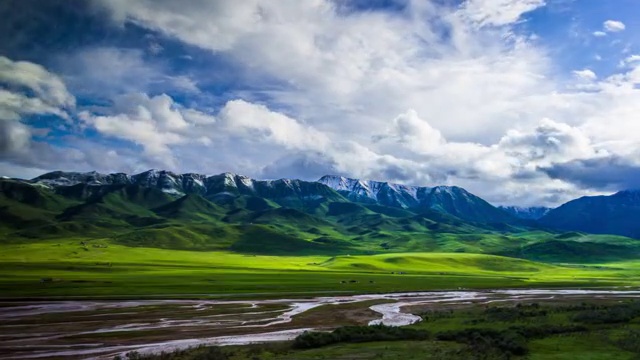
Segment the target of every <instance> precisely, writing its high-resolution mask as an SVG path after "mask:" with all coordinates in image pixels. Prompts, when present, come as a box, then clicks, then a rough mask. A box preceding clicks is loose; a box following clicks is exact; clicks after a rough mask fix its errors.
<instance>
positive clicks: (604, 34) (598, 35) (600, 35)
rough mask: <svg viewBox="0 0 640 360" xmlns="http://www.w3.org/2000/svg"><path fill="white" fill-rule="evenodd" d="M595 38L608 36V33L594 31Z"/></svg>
mask: <svg viewBox="0 0 640 360" xmlns="http://www.w3.org/2000/svg"><path fill="white" fill-rule="evenodd" d="M593 36H595V37H603V36H607V33H606V32H604V31H600V30H598V31H594V32H593Z"/></svg>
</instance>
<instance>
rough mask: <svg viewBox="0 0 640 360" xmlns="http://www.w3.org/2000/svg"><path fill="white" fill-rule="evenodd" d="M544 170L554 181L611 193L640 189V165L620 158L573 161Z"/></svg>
mask: <svg viewBox="0 0 640 360" xmlns="http://www.w3.org/2000/svg"><path fill="white" fill-rule="evenodd" d="M542 170H543V171H544V172H545V173H547V174H548V175H549V176H550V177H552V178H554V179H560V180H563V181H569V182H572V183H575V184H578V185H580V186H581V187H584V188H587V189H591V188H599V189H606V190H609V191H618V190H621V189H640V164H639V163H637V162H633V161H631V159H628V158H624V157H620V156H616V155H613V156H606V157H601V158H594V159H582V160H572V161H568V162H565V163H558V164H553V165H552V166H549V167H544V168H542Z"/></svg>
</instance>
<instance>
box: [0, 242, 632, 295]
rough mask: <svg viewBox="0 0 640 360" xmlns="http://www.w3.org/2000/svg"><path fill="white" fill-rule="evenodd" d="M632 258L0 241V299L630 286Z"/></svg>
mask: <svg viewBox="0 0 640 360" xmlns="http://www.w3.org/2000/svg"><path fill="white" fill-rule="evenodd" d="M638 284H640V262H638V263H636V262H633V261H626V262H618V263H608V264H598V265H594V264H592V265H580V266H576V265H554V264H546V263H539V262H532V261H529V260H524V259H516V258H507V257H500V256H494V255H484V254H466V253H392V254H375V255H338V256H328V255H309V256H273V255H253V254H241V253H234V252H229V251H188V250H166V249H158V248H143V247H128V246H124V245H120V244H118V243H115V242H113V241H111V240H108V239H93V240H87V239H70V240H49V241H42V242H29V243H22V244H5V245H3V249H2V252H1V253H0V293H1V294H2V296H3V297H52V296H108V297H127V296H133V297H136V296H153V295H156V296H159V295H161V296H189V297H194V296H195V297H204V296H238V295H243V294H244V295H246V296H254V297H255V296H258V297H260V296H275V295H282V294H291V295H295V294H300V295H305V294H306V295H310V294H317V293H366V292H392V291H409V290H411V291H416V290H432V289H457V288H499V287H550V286H553V287H566V286H585V287H586V286H635V285H638Z"/></svg>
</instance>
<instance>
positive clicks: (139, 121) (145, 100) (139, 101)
mask: <svg viewBox="0 0 640 360" xmlns="http://www.w3.org/2000/svg"><path fill="white" fill-rule="evenodd" d="M105 111H106V114H104V115H96V114H93V113H90V112H88V111H84V112H82V113H80V118H81V119H82V121H83V122H84V123H85V124H86V125H89V126H92V127H94V128H95V129H96V130H98V131H99V132H101V133H102V134H104V135H106V136H110V137H116V138H121V139H125V140H129V141H131V142H134V143H136V144H138V145H140V146H141V147H142V148H143V149H144V151H145V153H146V154H147V155H148V156H150V157H151V158H152V159H154V160H155V161H160V162H163V163H164V164H165V165H166V166H175V159H174V156H173V153H172V151H171V149H170V147H171V146H172V145H177V144H184V143H187V142H190V141H192V140H193V139H194V138H195V139H198V141H199V142H201V143H210V139H208V138H207V133H206V129H207V126H210V125H212V124H214V123H215V118H214V117H213V116H209V115H207V114H205V113H203V112H200V111H198V110H195V109H184V108H182V107H181V106H180V105H178V104H176V103H175V102H174V101H173V99H172V98H171V97H169V96H167V95H165V94H162V95H158V96H154V97H149V96H148V95H146V94H141V93H134V94H127V95H121V96H118V97H116V98H115V99H114V103H113V105H112V106H111V107H109V108H108V109H105ZM203 130H205V132H204V133H203V132H202V131H203Z"/></svg>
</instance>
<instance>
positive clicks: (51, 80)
mask: <svg viewBox="0 0 640 360" xmlns="http://www.w3.org/2000/svg"><path fill="white" fill-rule="evenodd" d="M0 84H1V85H2V88H0V157H1V158H5V157H7V156H10V155H15V154H23V155H24V154H25V153H26V152H28V151H29V149H30V146H31V136H32V134H31V128H30V127H29V126H28V125H25V124H24V123H23V122H22V120H23V117H25V116H30V115H55V116H58V117H61V118H65V119H69V116H68V114H67V109H70V108H73V107H74V106H75V98H74V97H73V96H72V95H71V94H70V93H69V92H68V91H67V88H66V86H65V84H64V82H63V81H62V80H61V79H60V78H59V77H58V76H57V75H55V74H52V73H50V72H49V71H47V70H46V69H45V68H44V67H42V66H40V65H38V64H34V63H31V62H27V61H13V60H11V59H9V58H7V57H4V56H0Z"/></svg>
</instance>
